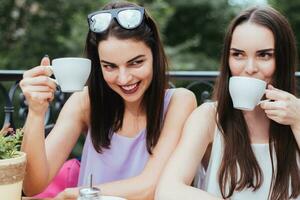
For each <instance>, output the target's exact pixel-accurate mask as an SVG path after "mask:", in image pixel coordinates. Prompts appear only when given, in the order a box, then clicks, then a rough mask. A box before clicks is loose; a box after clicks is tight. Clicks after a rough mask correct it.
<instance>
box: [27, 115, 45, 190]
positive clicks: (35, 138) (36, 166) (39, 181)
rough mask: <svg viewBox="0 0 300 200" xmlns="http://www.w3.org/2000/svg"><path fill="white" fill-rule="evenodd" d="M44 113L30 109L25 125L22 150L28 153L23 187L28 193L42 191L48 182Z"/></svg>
mask: <svg viewBox="0 0 300 200" xmlns="http://www.w3.org/2000/svg"><path fill="white" fill-rule="evenodd" d="M44 133H45V132H44V114H42V115H36V114H34V113H32V112H30V111H29V113H28V116H27V119H26V123H25V125H24V136H23V141H22V147H21V151H24V152H25V153H26V154H27V165H26V175H25V179H24V184H23V188H24V191H25V193H26V194H27V195H32V194H35V193H38V192H40V191H41V190H43V189H44V187H45V186H46V184H47V177H48V165H47V158H46V153H45V136H44V135H45V134H44Z"/></svg>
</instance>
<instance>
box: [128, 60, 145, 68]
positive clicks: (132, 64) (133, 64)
mask: <svg viewBox="0 0 300 200" xmlns="http://www.w3.org/2000/svg"><path fill="white" fill-rule="evenodd" d="M143 62H144V60H135V61H132V62H131V63H129V65H130V66H133V67H139V66H140V65H141V64H142V63H143Z"/></svg>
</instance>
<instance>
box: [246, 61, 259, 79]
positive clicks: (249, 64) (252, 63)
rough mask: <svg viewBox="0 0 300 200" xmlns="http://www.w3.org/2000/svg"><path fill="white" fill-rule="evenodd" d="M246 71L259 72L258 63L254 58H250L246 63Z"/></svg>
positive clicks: (250, 72)
mask: <svg viewBox="0 0 300 200" xmlns="http://www.w3.org/2000/svg"><path fill="white" fill-rule="evenodd" d="M245 71H246V73H247V74H250V75H251V74H254V73H256V72H258V67H257V63H256V62H255V60H254V59H253V58H249V59H248V60H247V63H246V67H245Z"/></svg>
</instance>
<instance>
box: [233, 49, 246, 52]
mask: <svg viewBox="0 0 300 200" xmlns="http://www.w3.org/2000/svg"><path fill="white" fill-rule="evenodd" d="M230 50H233V51H237V52H244V51H243V50H240V49H236V48H230Z"/></svg>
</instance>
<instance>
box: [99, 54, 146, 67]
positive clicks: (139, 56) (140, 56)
mask: <svg viewBox="0 0 300 200" xmlns="http://www.w3.org/2000/svg"><path fill="white" fill-rule="evenodd" d="M142 57H145V55H138V56H136V57H134V58H132V59H130V60H128V61H127V62H126V63H130V62H132V61H134V60H136V59H138V58H142ZM100 62H102V63H106V64H109V65H114V66H117V65H116V64H115V63H112V62H108V61H106V60H100Z"/></svg>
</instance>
